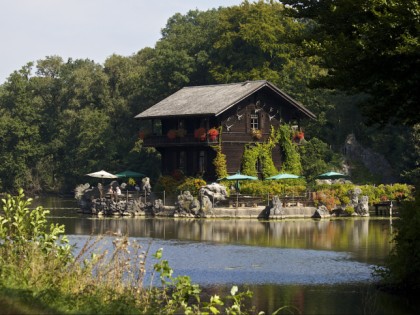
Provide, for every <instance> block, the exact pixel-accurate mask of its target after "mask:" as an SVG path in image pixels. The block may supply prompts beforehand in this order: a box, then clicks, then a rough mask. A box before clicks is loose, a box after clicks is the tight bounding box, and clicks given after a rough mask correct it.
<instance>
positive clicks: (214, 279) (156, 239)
mask: <svg viewBox="0 0 420 315" xmlns="http://www.w3.org/2000/svg"><path fill="white" fill-rule="evenodd" d="M36 204H39V205H43V206H44V207H45V208H47V209H51V214H50V218H49V219H50V220H51V221H52V222H56V223H60V224H64V225H65V226H66V234H67V235H68V236H69V239H70V241H71V243H72V244H76V245H77V246H78V247H80V246H81V245H82V244H84V243H85V241H86V239H87V238H88V236H89V235H97V234H103V233H107V232H112V233H114V234H117V235H120V234H122V235H124V234H128V235H129V236H130V238H132V239H133V240H136V241H138V242H139V243H141V244H144V245H147V244H150V246H151V250H150V252H154V251H155V250H157V249H158V248H163V257H164V259H166V260H168V261H169V264H170V266H171V267H172V268H173V269H174V272H175V275H188V276H190V277H191V279H192V281H193V282H194V283H198V284H200V286H201V287H202V288H204V289H205V291H206V292H207V293H209V294H226V293H227V292H229V290H230V288H231V286H232V285H238V286H239V288H240V289H245V288H249V289H250V290H251V291H253V292H254V295H253V297H252V304H253V305H254V306H255V307H256V309H258V310H263V311H265V312H266V313H267V314H270V313H272V312H274V311H275V310H277V309H278V308H279V307H281V306H285V305H288V306H291V307H292V308H290V309H288V311H289V312H283V313H284V314H287V313H289V314H290V311H292V310H293V311H294V312H295V313H298V311H299V313H300V314H416V310H417V307H418V306H419V305H418V304H419V303H416V304H413V301H408V300H406V299H404V298H402V297H397V296H393V295H390V294H387V293H384V292H381V291H378V290H377V289H376V287H375V280H376V279H375V278H374V277H373V275H372V271H373V268H374V267H375V266H377V265H380V264H382V263H383V262H384V259H385V258H386V257H387V255H388V253H389V251H390V249H391V246H392V245H391V242H390V241H391V232H392V229H393V221H395V220H396V219H395V218H394V219H390V218H389V217H370V218H346V219H343V218H341V219H331V220H330V219H328V220H326V219H322V220H312V219H297V220H282V221H259V220H246V219H236V220H234V219H232V220H229V219H172V218H159V219H158V218H144V217H141V218H127V217H123V218H107V217H104V218H98V217H94V216H87V215H82V214H80V213H78V212H77V210H78V209H77V205H76V203H75V201H74V200H72V199H59V198H48V199H37V200H36ZM297 310H298V311H297ZM283 313H282V314H283Z"/></svg>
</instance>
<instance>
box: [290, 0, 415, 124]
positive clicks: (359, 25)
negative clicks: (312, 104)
mask: <svg viewBox="0 0 420 315" xmlns="http://www.w3.org/2000/svg"><path fill="white" fill-rule="evenodd" d="M282 2H283V3H285V4H288V5H290V6H292V8H293V9H292V10H290V11H289V12H290V13H291V14H292V15H293V16H295V17H299V18H303V19H311V20H313V21H315V22H316V25H314V28H313V32H312V34H311V38H308V41H307V47H308V48H310V49H312V50H313V52H314V53H315V55H321V56H322V57H323V58H322V59H317V60H318V61H320V65H321V66H323V67H325V68H326V69H328V74H327V75H326V76H325V77H324V78H323V79H322V81H320V82H321V83H322V85H323V86H325V87H331V88H339V89H343V90H346V91H350V92H354V91H356V92H360V91H362V92H365V93H368V94H369V95H371V96H372V97H371V98H370V99H369V101H368V102H364V103H363V106H362V109H363V112H364V113H365V114H366V115H367V117H368V118H370V122H380V123H382V124H385V123H387V122H388V121H393V122H399V123H404V124H409V125H413V124H415V123H416V122H419V118H420V112H419V111H418V109H417V107H418V104H419V103H420V102H419V101H420V100H419V94H418V92H416V91H417V90H418V86H419V85H420V71H419V70H420V69H419V63H420V41H419V28H420V6H419V2H418V0H406V1H399V0H386V1H385V0H320V1H318V0H284V1H282Z"/></svg>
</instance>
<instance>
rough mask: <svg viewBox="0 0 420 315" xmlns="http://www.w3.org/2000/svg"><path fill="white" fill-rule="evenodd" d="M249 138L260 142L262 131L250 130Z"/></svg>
mask: <svg viewBox="0 0 420 315" xmlns="http://www.w3.org/2000/svg"><path fill="white" fill-rule="evenodd" d="M251 136H252V137H253V138H254V139H256V140H260V139H261V138H262V130H261V129H255V128H252V129H251Z"/></svg>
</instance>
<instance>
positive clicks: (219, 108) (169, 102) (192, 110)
mask: <svg viewBox="0 0 420 315" xmlns="http://www.w3.org/2000/svg"><path fill="white" fill-rule="evenodd" d="M265 86H268V87H269V88H271V90H273V91H274V92H275V93H277V94H278V95H280V96H281V97H283V98H284V99H285V100H286V101H287V102H289V103H290V104H291V105H293V106H294V107H295V108H296V109H297V110H299V111H300V112H302V113H304V114H305V115H306V116H308V117H310V118H315V115H314V114H313V113H312V112H310V111H309V110H308V109H306V108H305V107H304V106H303V105H302V104H300V103H298V102H297V101H295V100H294V99H293V98H291V97H290V96H288V95H287V94H286V93H284V92H282V91H281V90H280V89H278V88H277V87H276V86H274V85H273V84H271V83H269V82H267V81H263V80H262V81H246V82H241V83H232V84H217V85H204V86H193V87H184V88H182V89H181V90H179V91H177V92H175V93H174V94H172V95H170V96H168V97H167V98H165V99H163V100H162V101H160V102H159V103H157V104H155V105H153V106H152V107H150V108H149V109H147V110H145V111H143V112H142V113H140V114H138V115H137V116H135V118H138V119H150V118H160V117H171V116H172V117H180V116H193V115H203V116H205V115H211V116H213V115H214V116H218V115H219V114H221V113H223V112H224V111H226V110H228V109H229V108H231V107H232V106H234V105H236V104H237V103H239V102H240V101H241V100H243V99H244V98H246V97H248V96H250V95H251V94H253V93H255V92H256V91H258V90H260V89H261V88H263V87H265Z"/></svg>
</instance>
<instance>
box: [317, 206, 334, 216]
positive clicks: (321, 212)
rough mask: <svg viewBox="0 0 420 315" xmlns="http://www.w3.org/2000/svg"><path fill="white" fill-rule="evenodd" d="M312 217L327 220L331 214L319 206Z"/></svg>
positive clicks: (325, 208)
mask: <svg viewBox="0 0 420 315" xmlns="http://www.w3.org/2000/svg"><path fill="white" fill-rule="evenodd" d="M312 217H313V218H329V217H331V213H330V212H329V211H328V209H327V207H326V206H320V207H318V208H317V209H316V210H315V212H314V214H313V216H312Z"/></svg>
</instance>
